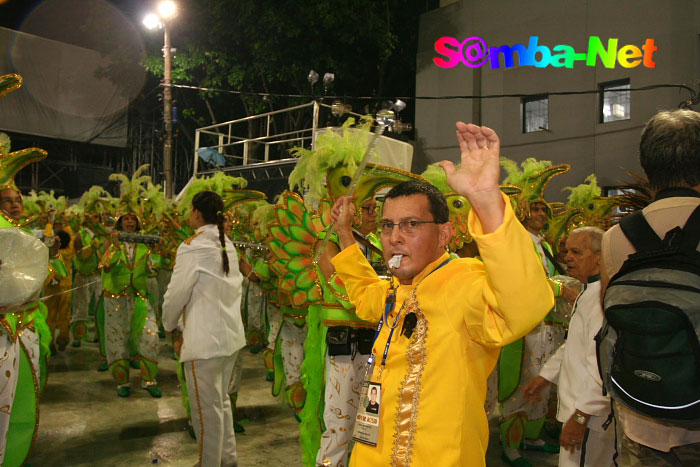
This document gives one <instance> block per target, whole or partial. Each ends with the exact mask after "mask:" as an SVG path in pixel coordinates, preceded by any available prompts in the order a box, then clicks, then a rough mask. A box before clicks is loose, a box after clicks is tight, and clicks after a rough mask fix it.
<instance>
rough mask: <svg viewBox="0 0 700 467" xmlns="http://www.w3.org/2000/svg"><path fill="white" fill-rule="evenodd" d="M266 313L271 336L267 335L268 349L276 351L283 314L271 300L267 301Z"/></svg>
mask: <svg viewBox="0 0 700 467" xmlns="http://www.w3.org/2000/svg"><path fill="white" fill-rule="evenodd" d="M265 312H266V313H267V322H268V324H269V325H270V330H269V334H268V335H267V348H268V349H270V350H273V351H274V350H275V342H276V341H277V334H279V332H280V326H281V325H282V312H281V311H280V309H279V307H278V306H277V305H275V304H274V303H272V302H271V301H269V300H268V301H267V306H266V307H265Z"/></svg>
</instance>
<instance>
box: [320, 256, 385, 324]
mask: <svg viewBox="0 0 700 467" xmlns="http://www.w3.org/2000/svg"><path fill="white" fill-rule="evenodd" d="M331 263H332V264H333V266H334V267H335V270H336V272H337V273H338V275H339V276H340V277H341V278H342V279H343V282H344V283H345V290H347V292H348V297H350V302H351V303H352V304H353V305H355V314H356V315H357V316H358V317H359V318H360V319H363V320H365V321H372V322H377V321H379V318H381V316H382V312H383V311H384V300H385V299H386V293H387V290H389V282H388V281H385V280H382V279H380V278H379V276H377V273H376V272H375V271H374V269H372V266H371V265H370V264H369V262H367V258H365V255H363V254H362V251H360V247H359V246H358V245H357V243H355V244H354V245H351V246H349V247H347V248H345V249H344V250H343V251H341V252H340V253H338V254H337V255H335V256H334V257H333V258H332V259H331Z"/></svg>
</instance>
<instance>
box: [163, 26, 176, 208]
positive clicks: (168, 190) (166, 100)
mask: <svg viewBox="0 0 700 467" xmlns="http://www.w3.org/2000/svg"><path fill="white" fill-rule="evenodd" d="M163 43H164V45H163V60H164V62H165V63H164V79H163V85H164V87H165V89H163V120H164V121H165V143H164V145H163V172H164V174H165V196H166V197H167V198H169V199H172V197H173V192H174V189H173V188H174V187H173V89H172V84H173V81H172V60H171V48H170V33H169V31H168V25H167V24H166V21H163Z"/></svg>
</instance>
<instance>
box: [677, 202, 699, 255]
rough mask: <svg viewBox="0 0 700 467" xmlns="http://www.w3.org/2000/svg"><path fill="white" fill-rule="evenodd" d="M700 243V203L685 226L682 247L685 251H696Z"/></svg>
mask: <svg viewBox="0 0 700 467" xmlns="http://www.w3.org/2000/svg"><path fill="white" fill-rule="evenodd" d="M699 243H700V205H698V207H696V208H695V210H694V211H693V213H692V214H691V215H690V217H689V218H688V220H687V222H686V223H685V226H684V227H683V240H682V241H681V244H680V248H681V250H683V251H696V250H697V248H698V244H699Z"/></svg>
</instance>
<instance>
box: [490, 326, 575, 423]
mask: <svg viewBox="0 0 700 467" xmlns="http://www.w3.org/2000/svg"><path fill="white" fill-rule="evenodd" d="M565 333H566V329H565V328H564V327H563V326H558V325H549V324H545V323H544V322H541V323H540V324H538V325H537V326H536V327H535V328H534V329H533V330H532V331H530V332H529V333H528V334H527V335H526V336H525V342H524V344H523V355H524V356H523V362H522V367H521V369H520V383H519V384H518V387H517V389H516V390H515V392H514V393H513V394H512V395H511V396H510V397H509V398H508V399H507V400H506V401H504V402H503V407H502V410H503V418H504V419H506V418H508V417H509V416H511V415H513V414H514V413H517V412H523V413H524V414H525V415H526V417H527V419H528V420H537V419H540V418H543V417H544V416H545V415H546V414H547V411H548V409H549V407H548V405H549V401H548V398H547V397H542V398H541V400H538V401H535V402H530V401H528V400H525V398H524V397H523V393H522V388H523V387H524V386H525V385H526V384H527V383H528V382H530V380H531V379H532V378H534V377H535V376H537V375H539V374H540V370H541V369H542V367H543V366H544V364H545V362H546V361H547V360H548V359H549V358H550V357H551V356H552V355H554V353H556V351H557V349H558V348H559V347H561V345H562V344H563V343H564V340H565V339H564V336H565ZM488 410H489V407H488V403H487V411H488Z"/></svg>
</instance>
